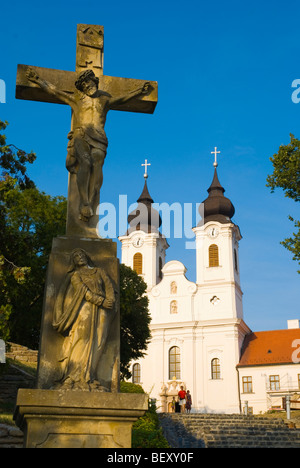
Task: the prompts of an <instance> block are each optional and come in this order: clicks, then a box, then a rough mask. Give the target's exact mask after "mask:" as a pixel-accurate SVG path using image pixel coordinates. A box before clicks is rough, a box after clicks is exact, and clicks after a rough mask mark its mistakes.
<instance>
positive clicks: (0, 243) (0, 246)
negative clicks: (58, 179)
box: [0, 121, 66, 348]
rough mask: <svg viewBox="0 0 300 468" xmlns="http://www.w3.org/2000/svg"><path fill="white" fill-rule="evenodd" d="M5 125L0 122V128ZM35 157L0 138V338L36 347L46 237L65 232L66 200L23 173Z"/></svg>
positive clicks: (48, 244) (47, 249)
mask: <svg viewBox="0 0 300 468" xmlns="http://www.w3.org/2000/svg"><path fill="white" fill-rule="evenodd" d="M6 126H7V124H6V123H3V122H1V121H0V130H2V131H3V130H5V128H6ZM35 159H36V156H35V154H34V153H32V152H31V153H26V152H24V151H22V150H20V149H16V148H15V147H14V145H7V144H6V137H5V135H4V134H0V166H1V169H2V172H1V175H0V335H1V337H3V338H4V339H5V340H8V339H9V340H12V341H15V342H17V343H19V344H24V345H26V346H29V347H32V348H37V346H38V340H39V330H40V321H41V312H42V303H43V293H44V285H45V276H46V269H47V264H48V257H49V253H50V249H51V244H52V238H53V237H56V236H57V235H59V234H64V232H65V220H66V200H65V199H64V198H63V197H54V198H52V197H50V196H49V195H46V194H45V193H43V192H40V191H39V190H38V189H37V188H36V186H35V184H34V182H33V181H32V180H31V179H30V178H29V176H28V174H27V165H28V164H32V163H33V162H34V160H35Z"/></svg>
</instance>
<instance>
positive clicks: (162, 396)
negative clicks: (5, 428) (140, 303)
mask: <svg viewBox="0 0 300 468" xmlns="http://www.w3.org/2000/svg"><path fill="white" fill-rule="evenodd" d="M216 154H217V151H216V149H215V156H216ZM145 164H146V166H145V169H146V170H145V176H144V177H145V185H144V189H143V191H142V194H141V195H140V197H139V198H138V200H137V202H138V206H137V210H135V211H134V212H133V213H132V214H130V215H129V217H128V223H129V228H128V231H127V233H126V235H124V236H121V237H119V240H120V241H121V244H122V260H121V261H122V263H124V264H125V265H127V266H130V267H131V268H133V269H134V270H136V271H137V273H138V274H139V275H141V276H142V277H143V279H144V281H145V282H146V283H147V287H148V288H147V295H148V298H149V311H150V314H151V318H152V321H151V325H150V327H151V334H152V338H151V342H150V344H149V346H148V349H147V352H146V353H147V354H146V355H145V357H144V358H142V359H140V360H138V361H136V362H133V363H132V381H133V382H135V383H139V384H141V385H142V387H143V388H144V390H145V391H146V392H147V393H149V394H150V397H151V398H156V400H157V407H158V410H159V411H163V412H169V411H171V401H172V399H173V396H175V397H177V394H178V391H179V389H180V386H181V385H183V386H184V388H185V389H186V390H190V392H191V395H192V412H208V413H209V412H210V413H211V412H216V413H241V412H244V411H245V409H247V411H248V412H250V413H253V414H257V413H263V412H265V411H268V410H270V409H275V410H276V409H278V410H280V409H284V408H285V404H286V397H287V396H289V398H290V399H291V401H292V408H293V407H294V408H295V409H296V408H300V329H299V320H288V327H287V329H286V330H276V331H265V332H253V331H252V330H250V328H249V327H248V326H247V324H246V323H245V322H244V319H243V293H242V289H241V283H240V268H242V266H241V265H240V263H239V242H240V241H241V239H242V236H241V233H240V229H239V227H238V226H237V224H235V222H234V221H232V218H233V216H234V213H235V209H234V206H233V204H232V202H231V201H230V200H229V199H228V198H226V197H225V196H224V192H225V190H224V188H223V187H222V185H221V184H220V182H219V179H218V174H217V165H218V164H217V162H216V157H215V162H214V175H213V180H212V183H211V185H210V187H209V189H208V197H207V198H206V199H205V200H204V202H203V204H202V205H201V206H202V211H203V213H202V214H203V219H202V222H200V223H199V224H198V226H196V227H194V228H193V231H194V233H195V242H196V249H195V255H196V280H195V282H191V281H188V280H187V278H186V276H185V273H186V268H185V266H184V264H183V263H182V262H180V261H178V260H172V261H169V262H166V250H167V249H168V247H169V244H168V242H167V239H166V238H165V237H164V235H163V234H161V232H160V231H159V228H160V226H161V218H160V216H159V213H158V212H157V211H156V210H155V209H154V208H153V206H152V204H153V199H152V198H151V196H150V194H149V191H148V186H147V177H148V175H147V161H146V162H145ZM203 208H204V209H203ZM141 213H143V215H142V216H141ZM137 215H139V216H137ZM298 400H299V402H298Z"/></svg>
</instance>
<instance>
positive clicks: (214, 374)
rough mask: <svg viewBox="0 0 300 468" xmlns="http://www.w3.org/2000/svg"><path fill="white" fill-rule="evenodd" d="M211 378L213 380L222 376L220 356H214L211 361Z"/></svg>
mask: <svg viewBox="0 0 300 468" xmlns="http://www.w3.org/2000/svg"><path fill="white" fill-rule="evenodd" d="M211 378H212V379H213V380H218V379H220V378H221V366H220V359H218V358H214V359H212V361H211Z"/></svg>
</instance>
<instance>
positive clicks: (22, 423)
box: [14, 389, 148, 448]
mask: <svg viewBox="0 0 300 468" xmlns="http://www.w3.org/2000/svg"><path fill="white" fill-rule="evenodd" d="M147 409H148V396H147V395H144V394H126V393H99V392H98V393H97V392H93V393H92V392H84V391H83V392H80V391H59V390H39V389H33V390H25V389H21V390H19V393H18V397H17V403H16V410H15V415H14V419H15V420H16V424H17V425H18V426H19V427H20V428H21V429H22V431H23V432H24V436H25V437H24V447H26V448H129V447H131V430H132V425H133V423H134V422H135V421H136V420H137V419H138V418H139V417H140V416H142V415H143V414H144V413H145V411H146V410H147Z"/></svg>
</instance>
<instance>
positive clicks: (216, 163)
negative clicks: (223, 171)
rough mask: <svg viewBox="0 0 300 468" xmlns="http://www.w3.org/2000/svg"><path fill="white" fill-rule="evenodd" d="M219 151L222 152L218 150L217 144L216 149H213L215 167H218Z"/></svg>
mask: <svg viewBox="0 0 300 468" xmlns="http://www.w3.org/2000/svg"><path fill="white" fill-rule="evenodd" d="M219 153H221V151H217V147H216V146H215V151H211V154H214V155H215V161H214V167H218V161H217V154H219Z"/></svg>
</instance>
